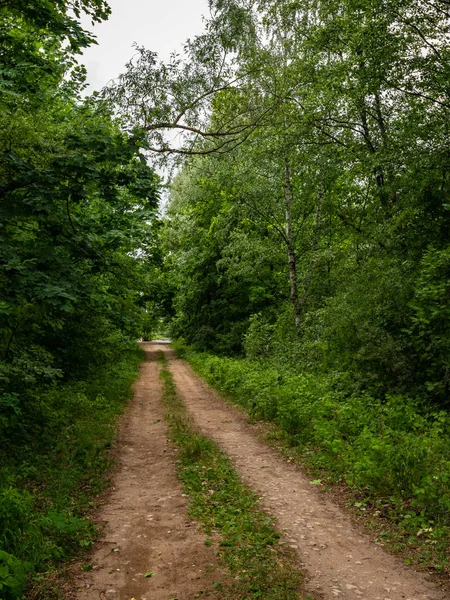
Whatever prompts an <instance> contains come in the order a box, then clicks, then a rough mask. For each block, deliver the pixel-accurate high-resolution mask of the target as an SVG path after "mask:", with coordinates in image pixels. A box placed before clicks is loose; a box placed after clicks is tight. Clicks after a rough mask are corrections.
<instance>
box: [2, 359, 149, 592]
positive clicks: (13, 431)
mask: <svg viewBox="0 0 450 600" xmlns="http://www.w3.org/2000/svg"><path fill="white" fill-rule="evenodd" d="M141 361H142V352H141V351H140V350H139V349H135V350H129V351H127V352H124V353H123V356H122V360H121V362H119V363H116V364H114V365H112V364H111V365H109V366H105V367H104V368H103V369H102V370H101V371H98V370H97V372H96V374H95V376H92V377H91V378H90V379H89V380H86V381H77V382H71V383H66V384H62V385H61V384H60V385H55V386H54V387H51V388H49V389H46V390H45V391H41V392H37V393H36V394H35V395H34V398H33V400H32V401H30V403H29V404H28V406H27V411H28V412H27V415H26V418H22V419H21V420H20V422H18V424H17V426H14V423H11V422H10V423H9V424H8V425H9V427H8V430H7V433H8V437H6V435H5V433H6V432H5V431H3V432H2V431H1V429H0V434H1V433H3V437H2V444H1V447H0V598H1V600H13V599H17V598H22V597H23V598H27V599H30V600H31V599H33V600H38V599H40V600H51V599H53V598H59V597H60V594H59V592H58V589H56V587H55V585H54V584H52V583H51V577H50V583H49V576H50V575H51V574H52V573H53V572H54V570H55V569H56V568H57V567H58V565H60V564H61V561H64V560H67V559H69V558H71V557H73V556H74V555H76V554H77V553H79V552H81V551H82V550H83V549H85V548H89V547H90V546H91V545H92V543H93V537H94V535H95V527H94V526H93V524H92V523H91V522H90V521H89V517H88V513H89V511H90V510H91V509H92V508H93V507H94V506H95V497H96V496H97V495H98V494H99V492H100V491H101V490H102V489H104V487H105V485H106V483H107V475H106V471H107V468H108V466H109V465H110V458H109V452H108V451H109V449H110V447H111V444H112V442H113V438H114V432H115V427H114V425H115V422H116V420H117V416H118V414H119V413H121V412H122V409H123V407H124V404H125V402H126V400H127V399H128V398H129V396H130V390H131V384H132V383H133V381H134V380H135V378H136V375H137V368H138V365H139V363H140V362H141Z"/></svg>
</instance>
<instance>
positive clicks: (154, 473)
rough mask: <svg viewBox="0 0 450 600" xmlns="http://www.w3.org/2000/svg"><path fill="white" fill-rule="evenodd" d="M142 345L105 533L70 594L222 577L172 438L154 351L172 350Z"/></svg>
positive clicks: (179, 595)
mask: <svg viewBox="0 0 450 600" xmlns="http://www.w3.org/2000/svg"><path fill="white" fill-rule="evenodd" d="M142 347H143V348H144V350H145V351H146V361H145V362H144V363H143V364H142V366H141V375H140V378H139V380H138V382H137V383H136V386H135V395H134V398H133V400H132V401H131V402H130V404H129V406H128V408H127V411H126V413H125V415H124V418H123V421H122V424H121V432H120V436H119V440H118V447H119V452H118V457H119V458H118V466H117V469H116V472H115V474H114V477H113V482H112V489H111V492H110V494H109V496H108V498H107V501H106V503H105V505H104V506H103V507H102V509H101V510H100V511H99V522H100V524H103V525H104V528H103V531H102V536H101V539H99V540H98V542H97V543H96V544H95V546H94V549H93V552H92V555H91V557H90V559H89V560H90V563H91V564H92V567H93V568H92V570H91V571H89V572H83V573H80V574H79V575H77V576H76V578H75V581H74V583H73V585H72V588H73V592H72V593H71V594H70V597H71V598H72V599H76V600H131V599H132V598H134V599H135V600H170V599H178V600H190V599H193V598H194V597H195V595H196V594H197V593H200V592H201V591H202V590H206V589H211V586H212V583H213V582H214V581H216V580H218V579H221V575H222V574H221V572H220V570H218V567H217V561H216V551H215V550H214V548H213V547H207V546H205V543H204V542H205V539H206V536H205V535H204V534H202V533H201V532H200V531H198V529H197V526H196V523H195V522H193V521H191V520H189V518H188V516H187V499H186V497H185V496H184V494H183V491H182V488H181V484H180V483H179V481H178V480H177V479H176V476H175V450H174V449H173V448H172V446H171V445H170V444H169V443H168V441H167V430H166V425H165V423H164V420H163V409H162V404H161V387H160V383H159V366H158V364H157V362H156V356H157V353H158V351H160V350H164V351H166V352H167V353H168V354H169V356H170V355H171V351H170V349H168V348H167V346H165V345H163V344H155V343H142ZM149 573H153V574H154V575H152V576H148V577H146V576H145V575H146V574H149Z"/></svg>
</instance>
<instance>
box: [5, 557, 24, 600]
mask: <svg viewBox="0 0 450 600" xmlns="http://www.w3.org/2000/svg"><path fill="white" fill-rule="evenodd" d="M27 568H28V565H26V564H24V563H23V562H22V561H20V560H18V559H17V558H15V557H14V556H12V555H11V554H8V553H7V552H3V551H2V550H0V593H1V595H2V596H1V597H2V598H3V599H4V600H14V599H15V598H20V597H21V596H22V593H23V591H24V588H25V575H26V570H27Z"/></svg>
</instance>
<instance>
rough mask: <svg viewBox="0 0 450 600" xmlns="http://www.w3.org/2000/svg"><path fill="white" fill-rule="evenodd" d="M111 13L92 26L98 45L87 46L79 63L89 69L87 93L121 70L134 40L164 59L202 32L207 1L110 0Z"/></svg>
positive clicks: (129, 56)
mask: <svg viewBox="0 0 450 600" xmlns="http://www.w3.org/2000/svg"><path fill="white" fill-rule="evenodd" d="M108 4H109V5H110V6H111V9H112V15H111V16H110V18H109V19H108V21H105V22H104V23H100V24H96V25H95V26H94V27H93V28H92V27H91V25H90V21H89V20H83V26H84V27H85V28H86V29H90V30H93V31H94V33H95V35H96V36H97V42H98V46H91V47H90V48H87V49H86V51H85V52H84V54H83V56H82V57H80V62H81V63H83V64H84V65H85V66H86V68H87V71H88V83H89V84H90V87H89V89H88V90H87V91H88V93H90V92H92V91H94V90H100V89H101V88H102V87H103V86H105V85H106V84H107V83H108V81H110V80H111V79H114V78H116V77H117V76H118V75H120V73H122V72H123V71H124V66H125V64H126V63H127V62H128V61H129V60H130V58H131V57H132V56H133V48H132V45H133V42H136V43H137V44H139V45H140V46H145V47H146V48H148V49H149V50H152V51H154V52H157V53H158V54H159V55H160V57H161V58H163V59H167V58H168V56H169V54H170V53H171V52H172V51H174V50H180V49H181V48H182V46H183V43H184V41H185V40H186V39H187V38H192V37H194V36H195V35H196V34H198V33H200V32H201V31H202V28H203V26H202V16H207V15H208V2H207V0H109V2H108Z"/></svg>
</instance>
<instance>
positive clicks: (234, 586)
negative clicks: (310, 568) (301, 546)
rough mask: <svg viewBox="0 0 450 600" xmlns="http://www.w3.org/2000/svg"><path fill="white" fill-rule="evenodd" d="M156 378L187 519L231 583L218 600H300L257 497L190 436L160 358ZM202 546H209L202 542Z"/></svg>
mask: <svg viewBox="0 0 450 600" xmlns="http://www.w3.org/2000/svg"><path fill="white" fill-rule="evenodd" d="M160 362H161V363H162V365H163V368H162V371H161V378H162V380H163V382H164V390H163V398H164V403H165V411H166V420H167V422H168V425H169V428H170V431H171V436H172V440H173V442H174V443H175V444H176V445H177V446H178V447H179V448H180V449H181V453H180V457H179V465H178V474H179V477H180V479H181V481H182V482H183V486H184V489H185V491H186V492H187V493H188V494H189V496H190V514H191V515H192V516H193V517H194V518H195V519H197V520H198V521H200V522H201V523H202V524H203V527H204V530H205V532H206V533H207V535H208V536H214V535H218V536H219V539H220V542H219V556H221V557H222V559H223V560H224V561H225V563H226V564H227V566H228V568H229V569H230V572H231V575H232V577H233V580H232V583H231V584H230V585H229V584H228V583H224V584H221V583H219V582H217V583H216V584H215V585H214V588H215V593H216V595H217V596H218V597H220V598H224V599H225V598H229V599H231V598H240V599H245V598H254V599H256V598H264V599H265V600H295V599H299V598H301V595H300V592H299V588H300V584H301V574H300V572H299V571H298V570H297V569H296V568H295V567H294V566H293V560H292V557H291V556H290V554H289V553H288V552H287V551H285V550H283V549H282V548H281V547H280V546H279V545H278V539H279V533H278V532H277V530H276V529H275V526H274V522H273V520H272V519H271V518H270V517H269V516H268V515H267V514H266V513H264V512H263V511H262V510H261V508H260V506H259V502H258V497H257V495H256V494H255V493H253V492H252V491H251V490H249V489H248V488H246V487H245V486H244V485H243V484H242V483H241V481H240V480H239V477H238V476H237V474H236V472H235V471H234V469H233V468H232V466H231V464H230V459H229V458H228V457H227V456H226V455H224V454H223V453H222V452H221V451H220V450H219V449H218V448H217V446H216V445H215V444H214V443H213V442H212V441H211V440H210V439H209V438H207V437H205V436H203V435H200V434H199V433H198V432H196V431H195V429H194V428H193V425H192V421H191V419H189V417H188V415H187V413H186V411H185V408H184V406H183V404H182V403H181V401H180V400H179V398H178V396H177V392H176V387H175V385H174V383H173V380H172V375H171V373H170V372H169V370H168V369H167V364H166V360H165V358H164V356H161V359H160ZM207 542H208V544H211V543H212V541H211V539H210V538H208V540H207Z"/></svg>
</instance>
